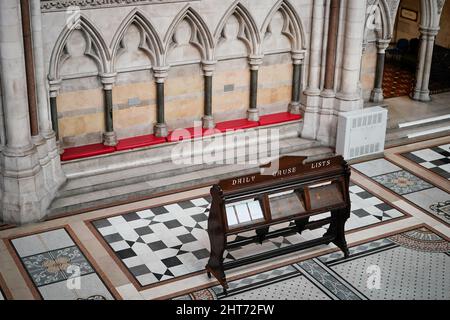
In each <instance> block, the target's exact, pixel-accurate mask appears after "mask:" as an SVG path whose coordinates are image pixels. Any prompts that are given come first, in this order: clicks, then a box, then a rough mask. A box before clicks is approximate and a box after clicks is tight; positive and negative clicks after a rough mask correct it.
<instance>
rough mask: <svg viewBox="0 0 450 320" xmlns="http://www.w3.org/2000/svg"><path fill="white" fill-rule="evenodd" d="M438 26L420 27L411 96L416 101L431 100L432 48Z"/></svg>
mask: <svg viewBox="0 0 450 320" xmlns="http://www.w3.org/2000/svg"><path fill="white" fill-rule="evenodd" d="M438 32H439V28H420V33H421V36H420V50H419V63H418V65H417V72H416V86H415V89H414V92H413V94H412V98H413V99H414V100H418V101H423V102H427V101H431V98H430V89H429V84H430V73H431V64H432V62H433V50H434V42H435V40H436V35H437V34H438Z"/></svg>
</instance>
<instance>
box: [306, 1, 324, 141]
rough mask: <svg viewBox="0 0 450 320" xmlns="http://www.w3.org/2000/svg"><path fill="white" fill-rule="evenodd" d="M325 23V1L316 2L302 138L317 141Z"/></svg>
mask: <svg viewBox="0 0 450 320" xmlns="http://www.w3.org/2000/svg"><path fill="white" fill-rule="evenodd" d="M324 23H325V0H314V6H313V16H312V22H311V24H312V25H311V45H310V52H309V72H308V83H307V88H306V89H305V91H304V97H305V101H304V104H305V112H304V114H303V117H304V121H303V128H302V131H301V136H302V137H303V138H306V139H313V140H314V139H316V137H317V130H318V126H319V115H318V114H319V110H320V78H321V77H320V73H321V65H322V42H323V31H324Z"/></svg>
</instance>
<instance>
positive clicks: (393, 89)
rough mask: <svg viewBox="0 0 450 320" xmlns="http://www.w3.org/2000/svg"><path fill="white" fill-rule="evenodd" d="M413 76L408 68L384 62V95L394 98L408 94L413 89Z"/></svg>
mask: <svg viewBox="0 0 450 320" xmlns="http://www.w3.org/2000/svg"><path fill="white" fill-rule="evenodd" d="M414 84H415V76H414V74H413V73H411V72H410V71H408V70H405V69H401V68H400V67H397V66H395V65H392V64H386V65H385V69H384V78H383V92H384V97H385V98H386V99H387V98H394V97H402V96H407V95H409V94H410V93H411V92H412V91H413V90H414Z"/></svg>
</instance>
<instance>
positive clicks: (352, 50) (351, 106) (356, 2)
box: [336, 0, 366, 111]
mask: <svg viewBox="0 0 450 320" xmlns="http://www.w3.org/2000/svg"><path fill="white" fill-rule="evenodd" d="M365 17H366V1H361V0H348V1H347V14H346V22H345V33H344V56H343V62H342V75H341V83H340V91H339V93H338V94H337V95H336V97H337V98H338V99H339V100H340V107H339V111H351V110H355V109H359V108H362V107H363V100H362V97H361V90H360V83H359V79H360V71H361V60H362V47H363V38H364V24H365Z"/></svg>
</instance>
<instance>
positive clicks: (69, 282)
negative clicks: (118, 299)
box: [10, 229, 114, 300]
mask: <svg viewBox="0 0 450 320" xmlns="http://www.w3.org/2000/svg"><path fill="white" fill-rule="evenodd" d="M10 241H11V244H12V246H13V247H14V249H15V250H16V252H17V255H18V257H19V259H20V261H21V262H22V265H23V266H24V268H25V270H26V272H27V273H28V275H29V277H30V278H31V281H32V282H33V284H34V285H35V286H36V289H37V291H38V292H39V294H40V296H41V297H42V298H43V299H48V300H68V299H70V300H85V299H86V300H99V299H100V300H103V299H107V300H112V299H114V297H113V295H112V294H111V293H110V291H109V289H108V288H107V287H106V285H105V284H104V283H103V281H102V280H101V278H100V277H99V275H98V274H97V273H96V271H95V269H94V267H93V266H92V265H91V263H90V262H89V261H88V260H87V258H86V257H85V255H84V254H83V252H82V251H81V250H80V248H79V247H78V245H76V243H75V242H74V241H73V239H72V238H71V236H70V235H69V234H68V233H67V231H66V230H65V229H57V230H52V231H47V232H42V233H37V234H33V235H30V236H24V237H19V238H14V239H12V240H10Z"/></svg>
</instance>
